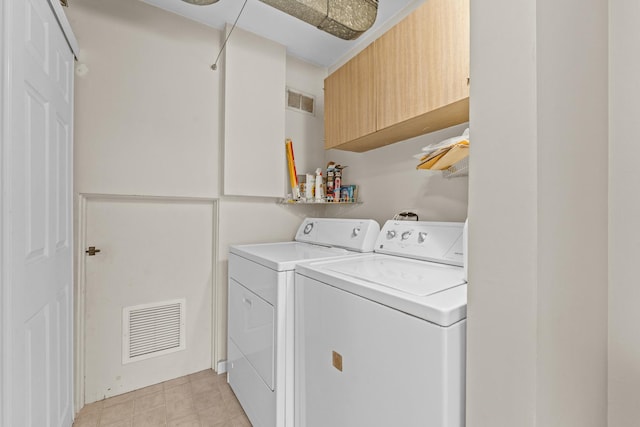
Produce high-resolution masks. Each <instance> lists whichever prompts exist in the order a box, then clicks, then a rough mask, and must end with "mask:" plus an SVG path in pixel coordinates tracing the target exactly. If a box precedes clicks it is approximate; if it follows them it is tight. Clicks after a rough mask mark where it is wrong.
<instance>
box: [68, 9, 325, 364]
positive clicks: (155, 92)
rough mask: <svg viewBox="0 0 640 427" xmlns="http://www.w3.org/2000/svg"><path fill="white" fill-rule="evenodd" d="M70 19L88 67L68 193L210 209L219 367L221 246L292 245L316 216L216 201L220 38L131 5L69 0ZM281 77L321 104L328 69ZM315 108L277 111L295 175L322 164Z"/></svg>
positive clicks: (305, 68)
mask: <svg viewBox="0 0 640 427" xmlns="http://www.w3.org/2000/svg"><path fill="white" fill-rule="evenodd" d="M67 14H68V16H69V19H70V21H71V24H72V27H73V29H74V31H75V33H76V35H77V37H78V39H79V42H80V45H81V48H82V49H81V54H80V61H79V63H80V64H85V65H86V66H87V67H88V73H87V74H86V75H84V76H77V78H76V130H75V132H76V133H75V135H76V141H75V142H76V152H75V159H76V160H75V167H76V176H75V191H76V193H104V194H138V195H156V196H178V197H180V196H187V197H205V198H218V199H219V206H218V207H219V212H218V221H219V222H218V229H219V234H218V236H217V238H218V242H219V243H218V248H217V249H218V257H217V260H216V268H217V271H216V274H217V277H218V284H219V289H218V290H217V295H218V307H217V308H216V311H215V313H214V315H215V316H216V321H217V328H218V329H219V331H220V334H219V335H218V341H217V343H216V344H217V356H216V360H218V359H224V358H225V357H226V282H227V275H226V263H227V254H228V247H229V245H230V244H235V243H252V242H265V241H279V240H290V239H292V238H293V236H294V234H295V230H296V229H297V227H298V225H299V224H300V222H301V218H302V217H303V216H304V215H306V214H308V213H312V214H320V213H321V212H318V211H316V210H313V209H304V208H303V210H300V209H297V208H298V207H285V206H281V205H278V204H276V199H274V198H251V197H222V196H221V194H222V191H221V183H222V170H223V169H222V166H223V165H222V160H221V159H222V156H221V153H222V138H223V132H222V123H223V113H224V112H223V101H224V100H223V98H222V94H223V90H224V87H223V81H222V73H224V69H223V68H222V67H220V68H219V69H218V71H216V72H214V71H212V70H211V69H210V68H209V67H210V65H211V63H212V62H213V60H214V59H215V55H216V54H217V51H218V49H219V48H220V43H221V33H220V31H218V30H215V29H212V28H209V27H206V26H204V25H201V24H198V23H195V22H193V21H189V20H187V19H184V18H182V17H179V16H177V15H173V14H171V13H168V12H165V11H163V10H160V9H157V8H155V7H152V6H149V5H147V4H144V3H142V2H138V1H128V0H110V1H108V2H105V1H100V0H76V1H74V2H72V3H71V7H70V8H69V9H68V10H67ZM286 74H287V85H289V86H291V87H294V88H296V89H299V90H301V91H303V92H305V93H310V94H313V95H315V96H316V98H317V99H322V79H323V78H324V77H325V76H326V69H324V68H321V67H315V66H312V65H309V64H306V63H304V62H302V61H299V60H296V59H293V58H287V69H286ZM318 107H319V108H318V112H317V114H316V116H305V115H303V114H300V113H295V112H289V111H287V112H286V122H285V130H286V132H287V134H286V136H288V137H291V138H293V140H294V144H295V149H296V161H297V163H298V164H299V165H303V166H302V167H304V165H314V164H320V163H322V162H323V161H324V159H323V158H322V155H323V150H322V143H321V142H320V143H319V142H318V138H321V134H320V136H317V132H318V129H320V131H321V130H322V121H323V113H322V102H320V103H318ZM283 108H284V106H283ZM247 120H248V121H250V120H251V118H250V117H247ZM283 145H284V144H283ZM283 155H284V149H283ZM299 169H300V166H299ZM261 173H267V174H268V173H269V170H268V168H265V170H264V171H261ZM284 188H285V184H284V183H283V189H284Z"/></svg>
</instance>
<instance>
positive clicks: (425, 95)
mask: <svg viewBox="0 0 640 427" xmlns="http://www.w3.org/2000/svg"><path fill="white" fill-rule="evenodd" d="M374 46H375V49H376V53H375V55H376V58H377V59H378V62H377V64H376V65H377V67H376V70H377V74H376V91H377V96H378V102H377V105H378V107H379V108H378V111H377V125H378V129H384V128H387V127H389V126H391V125H394V124H397V123H400V122H403V121H405V120H408V119H411V118H414V117H417V116H420V115H423V114H425V113H428V112H430V111H433V110H436V109H438V108H441V107H443V106H446V105H449V104H451V103H453V102H456V101H459V100H461V99H463V98H467V97H468V96H469V88H468V85H467V77H468V76H469V0H429V1H427V2H425V3H424V4H423V5H422V6H420V7H419V8H418V9H417V10H416V11H414V12H413V13H412V14H411V15H409V16H408V17H407V18H405V19H404V20H403V21H401V22H400V23H399V24H397V25H396V26H394V27H393V28H392V29H391V30H389V31H387V32H386V33H385V34H384V35H383V36H382V37H380V38H379V39H378V40H376V43H375V45H374Z"/></svg>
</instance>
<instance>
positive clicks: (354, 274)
mask: <svg viewBox="0 0 640 427" xmlns="http://www.w3.org/2000/svg"><path fill="white" fill-rule="evenodd" d="M463 240H464V239H463V224H462V223H443V222H440V223H437V222H412V221H388V222H387V223H386V224H385V225H384V227H383V228H382V231H381V232H380V235H379V237H378V241H377V242H376V246H375V253H372V254H369V255H361V256H357V257H352V258H348V259H338V260H325V261H314V262H307V263H302V264H299V265H298V266H297V267H296V278H295V280H296V294H295V299H296V304H295V307H296V311H295V322H296V331H295V334H296V338H295V339H296V342H295V346H296V349H295V379H296V402H295V404H296V410H295V414H296V426H298V427H327V426H331V427H378V426H379V427H389V426H402V427H418V426H420V427H462V426H464V423H465V413H464V407H465V400H464V393H465V387H464V382H465V342H466V341H465V333H466V320H465V319H466V306H467V285H466V280H465V273H464V268H463V267H462V265H463V258H464V255H463V253H464V251H463Z"/></svg>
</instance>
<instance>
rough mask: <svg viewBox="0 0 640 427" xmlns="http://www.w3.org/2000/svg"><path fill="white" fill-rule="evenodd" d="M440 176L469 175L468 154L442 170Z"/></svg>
mask: <svg viewBox="0 0 640 427" xmlns="http://www.w3.org/2000/svg"><path fill="white" fill-rule="evenodd" d="M442 176H443V177H445V178H455V177H458V176H469V156H467V157H465V158H464V159H462V160H460V161H459V162H457V163H454V164H453V165H451V166H449V167H448V168H447V169H445V170H443V171H442Z"/></svg>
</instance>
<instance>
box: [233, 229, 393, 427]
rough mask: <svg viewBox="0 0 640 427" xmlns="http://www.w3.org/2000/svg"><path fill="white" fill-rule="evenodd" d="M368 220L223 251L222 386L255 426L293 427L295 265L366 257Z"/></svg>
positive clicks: (372, 235) (371, 238)
mask: <svg viewBox="0 0 640 427" xmlns="http://www.w3.org/2000/svg"><path fill="white" fill-rule="evenodd" d="M379 232H380V226H379V225H378V223H377V222H375V221H373V220H362V219H327V218H308V219H305V220H304V221H303V223H302V224H301V225H300V227H299V228H298V231H297V233H296V237H295V241H292V242H281V243H265V244H254V245H238V246H232V247H231V248H230V250H229V307H228V310H229V312H228V331H229V332H228V336H229V338H228V346H227V353H228V357H227V370H228V381H229V384H230V385H231V388H232V389H233V391H234V392H235V394H236V396H237V397H238V400H239V401H240V404H241V405H242V407H243V409H244V410H245V412H246V414H247V416H248V417H249V420H250V421H251V423H252V424H253V426H254V427H293V425H294V424H293V422H294V421H293V420H294V404H293V402H294V399H293V387H294V381H293V373H294V368H293V353H294V346H293V337H294V334H293V302H294V288H295V286H294V268H295V266H296V264H297V263H298V262H301V261H308V260H319V259H336V258H345V257H350V256H357V255H358V254H361V253H362V252H371V251H372V250H373V246H374V244H375V241H376V238H377V237H378V234H379Z"/></svg>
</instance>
